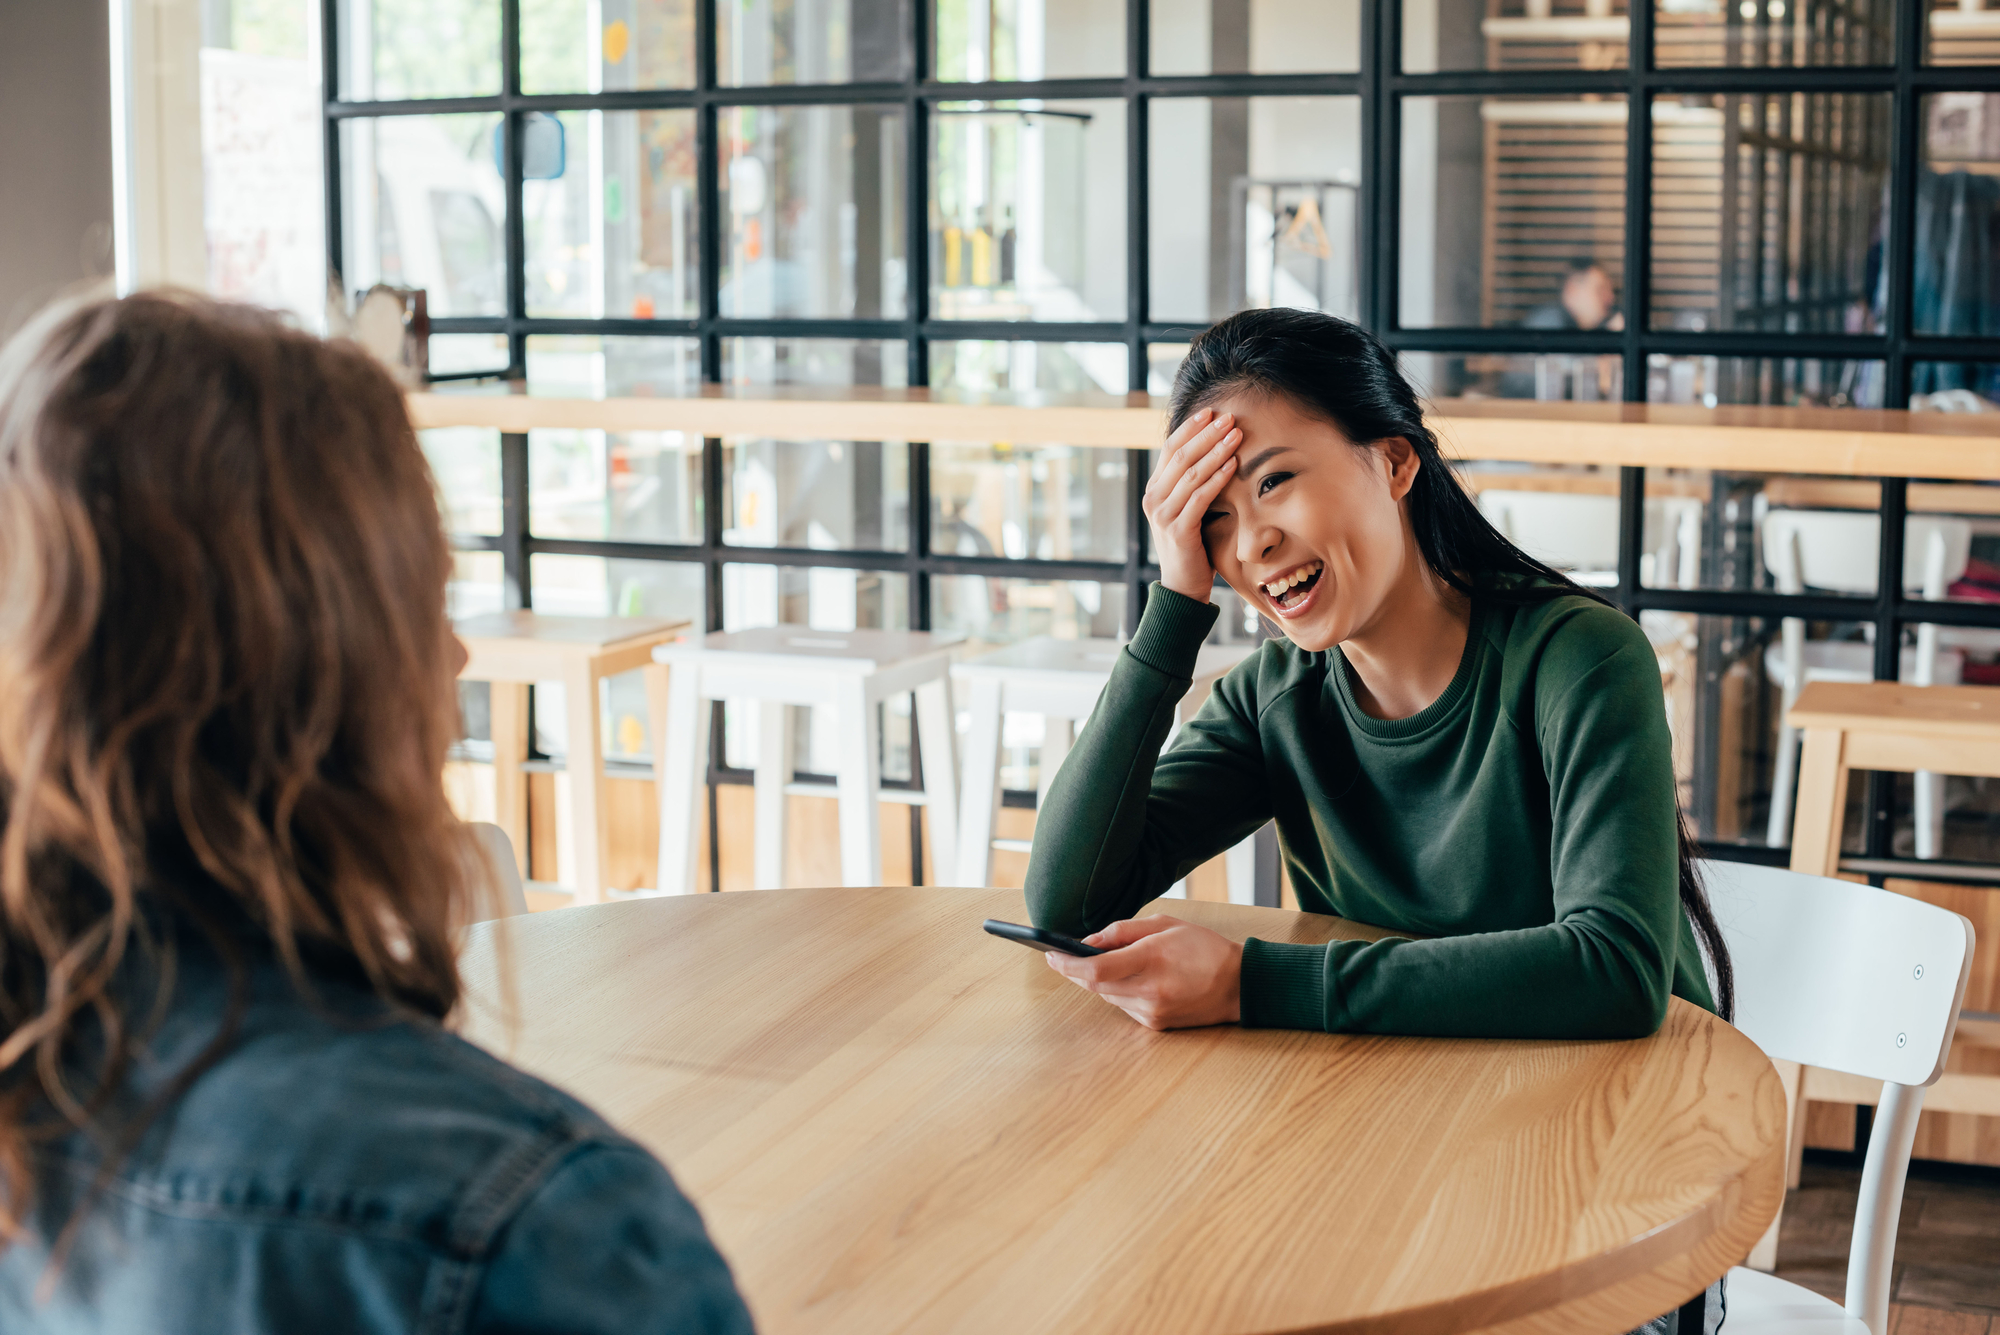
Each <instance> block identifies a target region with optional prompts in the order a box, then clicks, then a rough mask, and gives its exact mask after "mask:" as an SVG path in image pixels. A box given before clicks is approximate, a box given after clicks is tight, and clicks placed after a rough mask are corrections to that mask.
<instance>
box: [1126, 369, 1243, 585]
mask: <svg viewBox="0 0 2000 1335" xmlns="http://www.w3.org/2000/svg"><path fill="white" fill-rule="evenodd" d="M1242 444H1243V431H1242V428H1240V427H1239V426H1238V425H1237V424H1236V417H1235V414H1233V413H1218V412H1216V410H1215V409H1213V408H1203V409H1201V410H1200V411H1198V412H1195V413H1192V414H1190V415H1189V417H1188V419H1187V421H1185V422H1183V423H1181V425H1180V427H1179V428H1178V429H1177V430H1176V431H1175V432H1174V433H1173V434H1172V435H1171V436H1168V437H1167V444H1166V450H1165V452H1164V453H1163V454H1162V456H1161V458H1160V466H1159V468H1157V469H1156V470H1154V473H1153V476H1152V477H1151V478H1150V479H1149V480H1148V481H1147V483H1146V495H1145V498H1144V500H1143V501H1142V503H1141V506H1142V508H1143V509H1144V510H1145V512H1146V523H1147V525H1148V527H1150V528H1151V529H1152V533H1153V551H1154V553H1155V554H1156V555H1157V556H1158V558H1159V562H1160V583H1161V584H1162V585H1164V586H1165V587H1167V588H1169V589H1172V590H1173V591H1174V592H1175V593H1178V594H1181V595H1182V596H1183V597H1187V598H1192V599H1194V600H1195V601H1196V602H1201V603H1205V602H1207V601H1208V597H1209V590H1210V589H1211V588H1212V587H1213V586H1214V584H1215V566H1214V565H1213V564H1212V563H1211V562H1210V561H1209V559H1208V549H1207V547H1206V546H1205V545H1204V544H1203V542H1202V533H1201V527H1202V520H1203V519H1204V518H1206V517H1207V515H1208V510H1209V507H1210V506H1211V505H1213V504H1215V499H1216V497H1218V496H1220V495H1221V494H1222V489H1223V488H1224V487H1226V486H1228V485H1229V481H1230V479H1231V478H1233V477H1235V476H1236V451H1237V449H1238V448H1239V447H1240V446H1241V445H1242Z"/></svg>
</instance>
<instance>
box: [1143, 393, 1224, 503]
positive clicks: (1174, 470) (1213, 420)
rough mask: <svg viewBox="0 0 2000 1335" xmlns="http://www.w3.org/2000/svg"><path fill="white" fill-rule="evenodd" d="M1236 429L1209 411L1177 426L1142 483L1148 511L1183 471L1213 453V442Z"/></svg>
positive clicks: (1164, 496)
mask: <svg viewBox="0 0 2000 1335" xmlns="http://www.w3.org/2000/svg"><path fill="white" fill-rule="evenodd" d="M1235 425H1236V419H1235V418H1234V417H1233V416H1229V415H1227V414H1225V415H1223V416H1219V417H1218V416H1216V415H1215V413H1214V412H1213V410H1210V409H1204V410H1203V411H1202V412H1200V413H1197V414H1196V415H1195V416H1193V417H1190V418H1189V419H1188V420H1187V421H1186V422H1183V423H1182V424H1181V429H1180V430H1179V431H1176V432H1175V433H1174V434H1173V436H1172V437H1170V438H1169V439H1168V441H1167V446H1168V448H1167V449H1166V451H1165V452H1164V453H1163V454H1162V455H1161V458H1160V466H1159V467H1158V468H1157V469H1155V470H1154V472H1153V476H1152V477H1151V478H1149V479H1148V480H1147V482H1146V494H1145V498H1144V499H1145V502H1146V504H1147V506H1148V507H1149V508H1151V507H1154V506H1157V505H1159V504H1160V503H1161V502H1163V501H1165V500H1166V498H1167V496H1168V495H1169V493H1171V492H1172V491H1173V489H1174V486H1175V484H1176V483H1178V482H1179V481H1180V480H1181V479H1182V478H1183V477H1184V476H1186V474H1187V470H1188V469H1189V468H1190V467H1192V466H1193V465H1194V464H1196V463H1197V462H1199V461H1200V460H1201V459H1202V458H1203V457H1204V456H1205V455H1207V454H1208V453H1209V452H1210V451H1211V450H1212V449H1214V447H1215V445H1216V443H1217V442H1219V441H1220V440H1221V439H1222V438H1223V437H1224V436H1226V435H1227V434H1228V433H1229V431H1230V430H1231V428H1233V427H1234V426H1235Z"/></svg>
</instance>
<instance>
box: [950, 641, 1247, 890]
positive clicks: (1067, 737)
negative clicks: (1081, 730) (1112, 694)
mask: <svg viewBox="0 0 2000 1335" xmlns="http://www.w3.org/2000/svg"><path fill="white" fill-rule="evenodd" d="M1123 647H1124V646H1123V645H1122V644H1121V643H1120V642H1119V641H1117V640H1058V639H1054V638H1052V637H1050V636H1046V635H1044V636H1038V637H1037V638H1035V639H1032V640H1023V641H1021V642H1020V643H1019V644H1014V645H1009V646H1008V647H1007V648H1005V649H1001V650H998V651H996V652H994V653H990V654H984V655H982V656H980V657H978V658H973V659H968V660H966V661H965V662H963V663H955V664H953V665H952V669H951V675H952V676H953V677H954V678H956V679H957V680H959V681H962V682H965V683H966V684H967V685H968V686H970V687H971V689H972V733H971V735H970V736H969V737H968V738H967V739H966V744H965V750H966V755H965V797H964V800H963V805H962V806H961V807H960V808H959V810H960V816H959V820H958V879H957V881H956V882H955V884H958V885H963V886H983V885H985V884H987V883H988V882H989V881H990V880H991V879H992V875H993V818H994V813H995V812H997V811H998V810H999V807H1000V726H1001V720H1002V719H1003V717H1004V716H1006V715H1008V714H1040V715H1041V716H1042V719H1043V731H1042V757H1041V774H1040V782H1039V785H1038V787H1039V791H1038V792H1037V793H1036V796H1035V805H1036V806H1037V807H1038V808H1039V807H1040V806H1041V804H1042V800H1043V799H1044V798H1046V797H1047V796H1048V791H1049V784H1050V782H1051V781H1053V780H1054V778H1055V776H1056V770H1057V769H1058V768H1059V767H1060V766H1061V765H1062V762H1063V757H1064V756H1066V755H1067V754H1068V753H1069V748H1070V742H1071V740H1072V738H1073V736H1074V732H1075V727H1076V725H1077V724H1078V723H1079V722H1081V721H1082V720H1084V719H1087V718H1089V717H1090V711H1091V710H1093V709H1095V708H1096V707H1097V697H1098V696H1099V695H1101V694H1103V691H1104V686H1105V683H1106V682H1108V681H1110V680H1111V668H1112V666H1113V665H1114V664H1115V663H1116V662H1117V661H1118V652H1119V650H1120V649H1122V648H1123ZM1254 652H1256V650H1255V647H1254V646H1251V645H1213V644H1212V645H1204V646H1203V647H1202V650H1201V654H1200V656H1199V657H1198V658H1196V659H1195V669H1194V684H1193V685H1192V686H1191V687H1190V688H1189V690H1188V693H1187V694H1186V695H1185V696H1184V697H1182V699H1181V702H1180V705H1179V707H1178V708H1177V709H1176V711H1175V714H1174V727H1175V729H1176V730H1178V729H1179V727H1180V724H1181V723H1182V722H1183V721H1185V720H1186V719H1188V718H1190V717H1192V716H1193V714H1194V712H1195V711H1196V710H1197V709H1200V708H1201V706H1202V704H1203V703H1204V702H1205V701H1206V700H1207V699H1208V693H1209V691H1210V690H1211V689H1212V688H1213V687H1214V685H1215V683H1216V681H1217V680H1218V679H1220V678H1221V676H1222V675H1223V674H1224V673H1225V672H1228V671H1229V669H1231V668H1233V667H1235V666H1236V665H1237V664H1238V663H1240V662H1242V661H1243V660H1244V659H1245V658H1248V657H1249V656H1250V655H1251V654H1252V653H1254ZM1168 737H1169V740H1171V739H1172V734H1171V733H1170V734H1168ZM926 769H927V770H928V763H927V765H926ZM1251 849H1252V840H1251V839H1245V840H1244V841H1243V842H1242V843H1240V844H1238V845H1237V846H1236V847H1235V848H1232V849H1230V850H1229V853H1228V868H1229V898H1230V901H1231V902H1232V903H1241V904H1249V903H1253V902H1254V899H1253V890H1252V875H1253V873H1252V867H1253V865H1254V864H1253V854H1252V851H1251Z"/></svg>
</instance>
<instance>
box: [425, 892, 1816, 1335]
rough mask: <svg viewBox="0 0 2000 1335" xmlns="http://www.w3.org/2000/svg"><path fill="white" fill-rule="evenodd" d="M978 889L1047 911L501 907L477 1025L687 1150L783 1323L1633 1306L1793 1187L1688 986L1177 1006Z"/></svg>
mask: <svg viewBox="0 0 2000 1335" xmlns="http://www.w3.org/2000/svg"><path fill="white" fill-rule="evenodd" d="M1156 908H1157V909H1158V910H1159V911H1166V912H1171V913H1174V914H1176V915H1177V916H1180V917H1184V918H1188V919H1191V920H1193V921H1197V922H1202V923H1205V924H1207V925H1208V926H1211V927H1213V928H1215V929H1216V930H1218V931H1221V932H1223V933H1225V934H1227V935H1230V936H1233V937H1236V938H1237V939H1241V938H1243V937H1245V936H1250V935H1255V936H1259V937H1263V938H1265V939H1267V940H1276V941H1328V940H1334V939H1341V938H1348V939H1374V938H1376V937H1379V936H1381V935H1384V933H1381V932H1378V931H1376V930H1374V929H1372V928H1366V927H1361V926H1358V925H1356V924H1353V923H1348V922H1344V921H1342V920H1340V919H1338V918H1327V917H1320V916H1317V915H1313V914H1303V913H1289V912H1285V911H1283V910H1279V909H1253V908H1241V907H1233V906H1229V905H1220V904H1205V903H1198V902H1179V901H1172V902H1163V903H1162V904H1160V905H1158V906H1156ZM987 917H996V918H1007V919H1011V920H1014V921H1017V922H1018V921H1025V920H1026V918H1025V909H1024V908H1023V905H1022V900H1021V896H1020V894H1019V892H1017V891H1005V890H940V889H935V888H928V887H926V888H914V889H913V888H890V889H848V890H770V891H752V892H743V893H736V894H726V895H692V896H687V897H683V898H671V899H646V900H634V901H627V902H622V903H614V904H607V905H601V906H593V907H587V908H576V909H568V910H562V911H558V912H554V913H545V914H538V915H534V916H531V917H525V918H514V919H509V920H505V921H503V922H500V923H489V924H482V925H481V926H480V927H478V928H475V929H473V934H472V937H471V939H470V940H469V942H468V946H467V951H466V956H465V970H466V977H467V980H468V983H469V984H470V986H471V990H472V993H473V997H474V1000H473V1003H472V1005H471V1006H470V1008H469V1010H468V1016H469V1018H468V1021H467V1024H466V1030H467V1032H468V1034H469V1035H470V1036H471V1037H473V1038H475V1039H476V1040H478V1041H480V1042H482V1043H485V1044H486V1045H487V1046H489V1047H491V1048H493V1049H494V1050H495V1051H498V1052H500V1053H502V1054H503V1055H507V1056H509V1057H511V1058H512V1059H513V1060H515V1061H516V1062H518V1063H519V1064H520V1065H522V1066H524V1067H526V1068H527V1069H529V1070H531V1071H534V1072H535V1073H537V1074H539V1075H542V1076H544V1077H546V1078H547V1079H549V1080H551V1081H554V1082H555V1083H556V1084H558V1085H561V1086H563V1087H564V1088H566V1089H568V1090H570V1091H571V1092H573V1093H575V1094H576V1095H578V1096H579V1097H581V1098H583V1099H584V1100H586V1101H588V1102H589V1103H591V1104H592V1105H594V1106H595V1107H596V1108H597V1109H598V1110H599V1111H601V1112H602V1113H603V1114H604V1115H605V1116H606V1117H607V1118H609V1119H610V1120H611V1121H612V1122H613V1123H614V1124H616V1125H617V1126H619V1127H620V1128H622V1129H624V1130H625V1131H627V1132H628V1133H630V1134H631V1135H633V1136H634V1137H636V1138H637V1139H638V1140H640V1141H641V1142H643V1143H644V1144H646V1145H647V1146H648V1147H650V1148H651V1149H652V1150H653V1151H654V1152H655V1153H657V1154H658V1155H660V1157H661V1158H662V1159H664V1160H666V1162H667V1164H668V1165H669V1167H671V1168H672V1170H673V1172H674V1174H675V1176H676V1177H677V1178H678V1179H679V1180H680V1183H681V1185H682V1187H683V1188H684V1189H685V1190H686V1191H687V1193H688V1195H689V1196H691V1197H692V1198H693V1199H694V1201H695V1202H696V1204H698V1205H699V1206H700V1207H701V1210H702V1213H703V1214H704V1215H705V1216H706V1218H707V1220H708V1226H709V1228H710V1230H711V1232H712V1233H713V1235H714V1237H715V1240H716V1243H717V1244H718V1245H719V1246H720V1247H721V1249H722V1251H723V1252H724V1254H725V1255H727V1256H728V1258H729V1260H730V1263H731V1264H732V1265H733V1266H734V1267H735V1271H736V1279H737V1282H738V1284H740V1285H741V1287H742V1290H743V1293H744V1296H745V1297H746V1298H747V1299H748V1301H749V1304H750V1308H751V1310H752V1312H753V1313H754V1314H755V1316H756V1319H757V1325H758V1329H759V1330H760V1331H762V1332H764V1335H789V1333H790V1332H813V1333H814V1335H835V1333H836V1332H854V1333H855V1335H885V1333H886V1332H892V1331H899V1332H930V1331H967V1332H970V1331H994V1332H1000V1331H1005V1332H1009V1333H1010V1335H1027V1333H1029V1332H1044V1331H1047V1332H1053V1331H1078V1332H1084V1331H1087V1332H1105V1331H1144V1332H1149V1333H1150V1335H1170V1333H1171V1332H1203V1333H1204V1335H1225V1333H1227V1332H1250V1331H1257V1332H1277V1331H1286V1332H1293V1331H1371V1332H1386V1331H1398V1332H1400V1331H1412V1332H1414V1331H1424V1332H1445V1331H1472V1330H1494V1329H1500V1330H1507V1331H1510V1332H1511V1331H1521V1332H1527V1331H1562V1332H1579V1333H1580V1332H1589V1333H1590V1335H1607V1333H1612V1335H1615V1332H1619V1331H1625V1330H1629V1329H1631V1328H1632V1327H1634V1326H1637V1325H1638V1324H1640V1323H1641V1322H1642V1321H1644V1320H1646V1319H1647V1318H1650V1317H1652V1316H1655V1315H1657V1314H1659V1313H1661V1312H1665V1311H1670V1310H1672V1309H1674V1308H1676V1307H1678V1306H1679V1305H1680V1304H1681V1303H1682V1302H1683V1301H1685V1300H1686V1299H1688V1298H1689V1297H1691V1296H1692V1295H1693V1294H1694V1293H1695V1292H1697V1291H1698V1290H1700V1289H1701V1288H1702V1287H1704V1286H1706V1285H1707V1284H1709V1283H1710V1282H1712V1281H1713V1280H1714V1279H1716V1278H1717V1277H1718V1276H1719V1275H1721V1274H1722V1273H1723V1272H1724V1271H1726V1270H1727V1269H1728V1268H1729V1266H1731V1265H1732V1264H1734V1263H1737V1262H1740V1261H1741V1260H1742V1259H1743V1257H1744V1256H1745V1255H1747V1254H1748V1253H1749V1251H1750V1248H1751V1246H1752V1245H1753V1244H1754V1243H1755V1242H1756V1241H1757V1238H1758V1236H1759V1235H1760V1234H1762V1232H1763V1231H1764V1228H1765V1225H1766V1224H1767V1223H1769V1221H1770V1220H1771V1218H1772V1217H1773V1215H1774V1214H1775V1212H1776V1210H1777V1207H1778V1204H1779V1201H1780V1199H1781V1198H1782V1195H1783V1153H1784V1143H1783V1142H1784V1130H1785V1103H1784V1094H1783V1091H1782V1089H1781V1087H1780V1085H1779V1081H1778V1076H1777V1073H1776V1072H1775V1071H1774V1070H1773V1069H1772V1067H1771V1064H1770V1062H1769V1061H1767V1060H1766V1059H1765V1057H1764V1055H1763V1054H1762V1053H1761V1052H1759V1051H1758V1050H1757V1048H1756V1047H1754V1046H1753V1045H1752V1044H1751V1043H1750V1041H1749V1040H1748V1039H1746V1038H1744V1037H1743V1036H1742V1035H1741V1034H1739V1033H1737V1032H1736V1031H1735V1030H1734V1029H1732V1028H1730V1027H1729V1026H1727V1025H1725V1024H1723V1023H1721V1022H1720V1021H1718V1020H1716V1019H1715V1018H1714V1017H1712V1016H1710V1015H1708V1014H1706V1013H1704V1012H1702V1011H1700V1010H1698V1009H1696V1008H1695V1007H1692V1006H1689V1005H1687V1004H1685V1003H1684V1002H1681V1001H1679V1000H1675V1001H1674V1002H1673V1003H1672V1008H1671V1010H1670V1011H1669V1013H1668V1016H1667V1022H1666V1025H1665V1026H1664V1027H1663V1028H1662V1029H1661V1030H1660V1032H1659V1033H1658V1034H1657V1035H1655V1036H1654V1037H1652V1038H1648V1039H1641V1040H1638V1041H1634V1042H1616V1043H1614V1042H1539V1041H1484V1040H1477V1041H1476V1040H1462V1039H1426V1038H1379V1037H1367V1036H1358V1035H1338V1034H1309V1033H1299V1032H1292V1031H1285V1030H1255V1029H1248V1030H1246V1029H1238V1028H1235V1027H1233V1026H1230V1027H1222V1028H1214V1029H1199V1030H1185V1031H1181V1032H1175V1033H1164V1034H1162V1033H1154V1032H1152V1031H1150V1030H1147V1029H1144V1028H1142V1027H1140V1026H1139V1025H1137V1024H1134V1023H1133V1022H1132V1021H1131V1020H1129V1019H1127V1018H1126V1017H1125V1016H1124V1014H1123V1013H1122V1012H1120V1011H1118V1010H1116V1009H1114V1008H1113V1007H1111V1006H1110V1005H1108V1004H1107V1003H1105V1002H1104V1001H1102V1000H1100V999H1099V998H1097V997H1095V996H1092V995H1090V994H1088V993H1085V992H1083V991H1082V990H1080V989H1078V988H1076V987H1074V986H1072V985H1071V984H1070V983H1068V982H1066V981H1064V980H1063V979H1062V978H1059V977H1058V976H1057V975H1056V974H1055V973H1054V972H1052V971H1051V970H1050V969H1049V968H1048V967H1047V966H1046V965H1045V964H1044V963H1043V961H1042V958H1041V956H1040V955H1039V954H1036V953H1035V952H1032V951H1029V950H1024V949H1022V948H1021V947H1020V946H1018V945H1014V944H1011V943H1009V942H1006V941H1001V940H998V939H995V938H993V937H990V936H987V935H986V934H985V933H983V932H981V931H980V929H979V924H980V920H981V919H983V918H987ZM502 938H504V939H502ZM496 947H497V948H496ZM502 960H504V961H505V963H506V965H507V967H509V968H511V971H512V975H513V980H514V991H515V997H516V999H517V1004H518V1008H519V1019H518V1023H517V1026H516V1027H515V1028H514V1030H513V1033H512V1036H511V1038H510V1036H509V1032H508V1026H507V1023H506V1020H505V1018H504V1016H503V1015H502V1014H501V1008H500V1005H499V1003H498V1001H497V1000H496V998H497V997H498V996H499V995H500V993H499V992H498V991H497V990H496V987H497V985H496V961H502Z"/></svg>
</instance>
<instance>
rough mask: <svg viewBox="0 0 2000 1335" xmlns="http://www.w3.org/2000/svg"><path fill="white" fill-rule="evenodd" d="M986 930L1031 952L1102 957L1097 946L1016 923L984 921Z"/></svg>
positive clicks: (991, 919)
mask: <svg viewBox="0 0 2000 1335" xmlns="http://www.w3.org/2000/svg"><path fill="white" fill-rule="evenodd" d="M986 930H987V931H989V932H991V933H992V934H993V935H995V936H997V937H1000V938H1001V939H1003V940H1007V941H1018V942H1019V943H1020V944H1022V945H1024V946H1027V947H1028V948H1029V949H1031V950H1042V951H1048V950H1059V951H1061V952H1062V953H1063V954H1065V955H1102V954H1103V953H1104V951H1103V950H1102V949H1100V948H1099V947H1097V946H1086V945H1085V944H1083V942H1081V941H1078V940H1077V939H1076V938H1074V937H1068V936H1064V935H1063V934H1062V933H1060V932H1050V931H1045V930H1043V929H1042V928H1040V927H1023V926H1022V925H1021V924H1020V923H1017V922H1001V921H1000V920H999V919H998V918H988V919H987V920H986Z"/></svg>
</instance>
